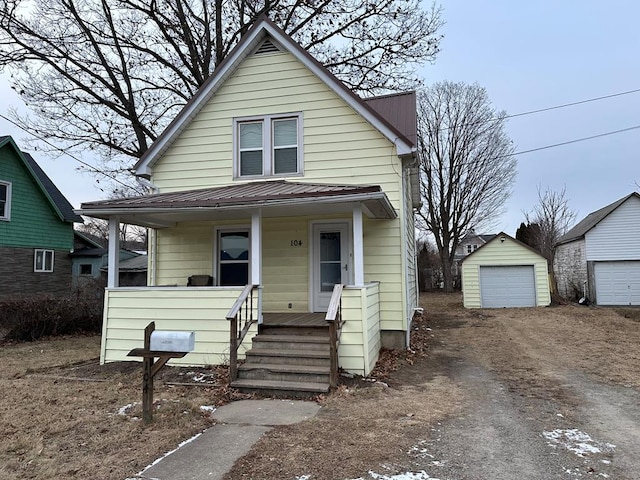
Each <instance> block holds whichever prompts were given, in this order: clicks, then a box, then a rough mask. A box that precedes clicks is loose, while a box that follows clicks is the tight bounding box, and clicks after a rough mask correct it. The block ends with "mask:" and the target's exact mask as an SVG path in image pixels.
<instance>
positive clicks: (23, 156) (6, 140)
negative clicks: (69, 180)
mask: <svg viewBox="0 0 640 480" xmlns="http://www.w3.org/2000/svg"><path fill="white" fill-rule="evenodd" d="M6 145H9V146H11V147H12V148H13V149H14V151H15V152H16V154H17V157H18V158H19V159H20V160H21V161H22V163H23V164H24V166H25V167H26V169H27V171H28V172H29V174H30V175H31V177H32V178H33V179H34V180H35V182H36V184H37V185H38V187H39V188H40V190H41V191H42V193H43V194H44V196H45V197H46V199H47V200H48V201H49V203H50V205H51V206H52V207H53V210H54V211H55V212H56V214H57V215H58V217H59V218H60V220H62V221H63V222H69V223H74V222H79V223H82V222H83V220H82V217H80V216H78V215H76V214H75V213H74V211H73V207H72V206H71V204H70V203H69V201H68V200H67V199H66V198H65V196H64V195H63V194H62V192H60V190H58V187H56V186H55V184H54V183H53V182H52V181H51V179H50V178H49V177H48V176H47V174H46V173H44V170H42V168H40V165H38V164H37V163H36V161H35V160H34V158H33V157H32V156H31V155H30V154H28V153H26V152H23V151H21V150H20V149H19V148H18V146H17V145H16V143H15V142H14V140H13V138H11V137H10V136H8V135H5V136H0V148H2V147H4V146H6Z"/></svg>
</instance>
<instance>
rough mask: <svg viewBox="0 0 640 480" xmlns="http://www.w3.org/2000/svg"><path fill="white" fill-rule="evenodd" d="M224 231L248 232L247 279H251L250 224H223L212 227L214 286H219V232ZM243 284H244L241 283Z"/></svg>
mask: <svg viewBox="0 0 640 480" xmlns="http://www.w3.org/2000/svg"><path fill="white" fill-rule="evenodd" d="M225 232H247V233H248V234H249V250H248V258H247V265H248V269H249V270H248V273H249V281H251V225H247V224H244V223H242V224H238V225H224V226H220V227H215V228H214V237H213V238H214V241H213V284H214V285H215V286H218V287H219V286H220V265H221V263H220V251H219V249H220V234H221V233H225ZM234 263H244V261H242V262H240V261H237V262H234ZM241 286H244V285H241Z"/></svg>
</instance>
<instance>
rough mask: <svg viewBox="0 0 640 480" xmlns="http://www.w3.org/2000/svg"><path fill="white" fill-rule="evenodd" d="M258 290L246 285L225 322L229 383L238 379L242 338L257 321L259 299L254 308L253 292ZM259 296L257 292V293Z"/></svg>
mask: <svg viewBox="0 0 640 480" xmlns="http://www.w3.org/2000/svg"><path fill="white" fill-rule="evenodd" d="M255 290H258V285H251V284H249V285H247V286H246V287H244V290H242V293H241V294H240V296H239V297H238V299H237V300H236V301H235V303H234V304H233V306H232V307H231V310H229V313H227V320H229V323H230V326H231V328H230V331H231V335H230V345H229V382H233V381H234V380H236V379H237V378H238V348H239V347H240V345H242V341H243V340H244V337H245V336H246V335H247V332H248V331H249V329H250V328H251V325H253V324H254V323H255V322H257V321H258V317H259V314H260V312H259V309H260V299H259V298H257V300H258V302H257V303H258V305H257V306H256V308H254V305H253V303H254V293H253V292H254V291H255ZM258 295H259V292H258Z"/></svg>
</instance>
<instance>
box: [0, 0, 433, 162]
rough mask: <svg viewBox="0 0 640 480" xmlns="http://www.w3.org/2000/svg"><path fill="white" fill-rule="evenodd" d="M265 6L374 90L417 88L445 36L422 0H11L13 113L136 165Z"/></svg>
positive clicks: (1, 36) (5, 13)
mask: <svg viewBox="0 0 640 480" xmlns="http://www.w3.org/2000/svg"><path fill="white" fill-rule="evenodd" d="M264 14H267V15H268V16H269V18H271V19H272V20H273V21H274V22H275V23H276V24H277V25H279V26H280V27H281V28H283V29H284V31H285V32H287V33H288V34H290V35H292V36H293V38H294V39H295V40H296V41H298V42H299V43H300V44H301V45H302V46H303V47H304V48H305V49H307V50H308V51H309V52H310V53H311V54H312V55H314V56H315V57H316V58H317V59H318V60H319V61H320V62H321V63H323V64H324V65H326V66H327V67H328V68H329V69H330V70H331V71H332V72H333V73H335V74H336V75H337V76H338V77H339V78H340V79H341V80H342V81H344V82H345V83H346V84H347V85H348V86H349V87H351V88H352V89H354V90H355V91H358V92H360V93H365V94H367V93H375V92H382V91H386V90H390V89H399V88H406V87H407V86H409V85H414V84H415V82H416V75H415V69H416V67H417V66H418V65H420V64H422V63H424V62H428V61H432V60H433V59H434V58H435V55H436V53H437V52H438V49H439V42H440V38H441V36H440V35H439V34H438V33H437V31H438V29H439V27H440V26H441V24H442V21H441V17H440V8H439V7H437V6H435V4H434V5H432V6H431V8H427V9H423V8H422V6H421V1H420V0H320V1H315V0H313V1H312V0H256V1H254V0H214V1H213V2H206V1H200V0H172V1H166V0H159V1H158V0H98V1H92V0H0V68H2V67H8V69H9V72H10V73H11V82H12V86H13V88H14V89H15V90H16V91H17V92H18V93H19V94H20V95H21V97H22V99H23V100H24V101H25V103H26V104H27V105H28V107H29V108H30V110H31V112H32V115H31V116H24V117H21V116H19V115H17V114H16V113H15V112H13V117H14V119H16V121H18V123H20V125H21V126H22V127H23V128H24V129H26V130H27V131H33V132H37V133H38V134H39V135H41V136H43V137H45V138H48V139H52V140H56V141H58V142H63V143H64V144H65V145H66V146H67V147H68V148H71V149H73V148H75V149H76V150H80V151H83V150H87V149H90V150H94V151H96V152H97V153H98V154H99V155H100V156H101V158H102V160H103V161H104V162H105V164H104V165H103V168H104V169H107V170H108V169H109V168H110V169H111V170H112V172H111V173H113V174H126V173H128V172H127V171H126V168H127V167H129V166H130V163H131V161H132V158H131V157H133V158H139V157H140V156H141V155H142V154H143V153H144V152H145V151H146V150H147V148H148V147H149V145H150V144H151V142H153V141H154V140H155V139H156V138H157V136H158V135H159V133H160V132H161V131H162V130H163V129H164V128H165V127H166V125H167V124H168V122H169V121H171V119H172V118H173V117H174V116H175V115H176V113H177V112H178V111H179V109H180V108H181V107H182V105H184V104H185V103H186V102H187V100H188V99H189V98H191V97H192V96H193V95H194V93H195V92H196V90H197V89H198V88H199V87H200V86H201V85H202V84H203V83H204V81H205V80H206V79H207V77H208V76H209V75H210V74H211V73H212V72H213V70H214V69H215V67H216V66H217V65H218V64H220V62H221V61H222V60H223V59H224V58H225V57H226V56H227V55H228V53H229V52H230V50H231V49H232V48H233V47H234V46H235V45H236V44H237V43H238V41H239V40H240V38H241V37H242V36H243V35H245V34H246V33H247V31H248V30H249V28H250V27H251V25H252V24H253V23H254V22H255V21H256V19H258V18H259V17H260V16H261V15H264ZM123 157H124V159H123Z"/></svg>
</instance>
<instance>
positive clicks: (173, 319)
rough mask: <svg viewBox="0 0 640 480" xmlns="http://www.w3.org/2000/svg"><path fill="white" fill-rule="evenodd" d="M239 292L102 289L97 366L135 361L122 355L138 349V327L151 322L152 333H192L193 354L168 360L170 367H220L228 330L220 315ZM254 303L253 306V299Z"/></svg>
mask: <svg viewBox="0 0 640 480" xmlns="http://www.w3.org/2000/svg"><path fill="white" fill-rule="evenodd" d="M241 292H242V287H238V288H229V287H227V288H210V287H203V288H186V287H185V288H119V289H115V290H107V291H106V294H105V310H104V314H105V321H104V322H103V331H102V348H101V352H100V362H101V363H105V362H115V361H124V360H140V359H139V358H135V357H127V353H128V352H129V351H130V350H132V349H133V348H141V347H142V346H143V341H144V329H145V327H146V326H147V325H148V324H149V323H150V322H152V321H153V322H155V324H156V330H178V331H194V332H195V333H196V337H195V340H196V343H195V350H194V351H193V352H191V353H189V354H187V355H186V356H185V357H184V358H181V359H175V360H171V362H172V363H173V364H174V365H219V364H224V363H226V362H227V361H228V359H229V328H230V327H229V322H228V321H227V320H226V315H227V312H228V311H229V309H230V308H231V306H232V305H233V303H234V302H235V301H236V299H237V298H238V296H239V295H240V293H241ZM254 302H255V303H254V305H257V296H256V299H255V300H254ZM107 318H108V320H109V321H108V322H107V321H106V320H107ZM256 332H257V327H256V326H255V325H254V326H252V329H251V331H250V332H249V333H248V334H247V337H246V339H245V342H243V345H242V346H241V347H240V349H239V355H240V356H241V357H243V356H244V351H245V349H246V348H249V347H250V346H251V341H250V339H251V337H252V336H253V335H255V333H256Z"/></svg>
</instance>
